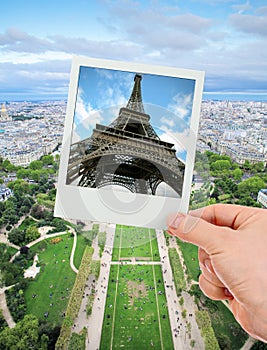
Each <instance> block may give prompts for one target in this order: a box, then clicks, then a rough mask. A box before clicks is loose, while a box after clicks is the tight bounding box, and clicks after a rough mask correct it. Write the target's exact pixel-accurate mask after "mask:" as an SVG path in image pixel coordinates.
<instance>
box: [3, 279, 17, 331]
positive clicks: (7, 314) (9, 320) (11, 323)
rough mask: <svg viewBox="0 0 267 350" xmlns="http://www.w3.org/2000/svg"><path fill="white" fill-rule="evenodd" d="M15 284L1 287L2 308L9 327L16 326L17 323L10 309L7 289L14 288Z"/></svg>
mask: <svg viewBox="0 0 267 350" xmlns="http://www.w3.org/2000/svg"><path fill="white" fill-rule="evenodd" d="M13 286H14V285H12V286H9V287H4V288H0V308H1V309H2V312H3V316H4V319H5V320H6V323H7V324H8V327H9V328H14V327H15V325H16V323H15V322H14V320H13V317H12V316H11V314H10V312H9V309H8V307H7V303H6V295H5V291H6V290H7V289H10V288H12V287H13Z"/></svg>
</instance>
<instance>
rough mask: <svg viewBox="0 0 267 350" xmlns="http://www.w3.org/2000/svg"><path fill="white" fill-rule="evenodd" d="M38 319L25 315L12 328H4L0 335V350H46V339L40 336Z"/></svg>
mask: <svg viewBox="0 0 267 350" xmlns="http://www.w3.org/2000/svg"><path fill="white" fill-rule="evenodd" d="M38 329H39V322H38V318H37V317H36V316H33V315H26V316H25V317H24V319H23V320H21V321H20V322H18V323H17V324H16V326H15V327H14V328H5V329H4V330H3V332H2V333H0V349H2V350H12V349H16V350H25V349H33V350H46V349H47V343H48V337H47V336H45V337H43V336H40V335H39V332H38Z"/></svg>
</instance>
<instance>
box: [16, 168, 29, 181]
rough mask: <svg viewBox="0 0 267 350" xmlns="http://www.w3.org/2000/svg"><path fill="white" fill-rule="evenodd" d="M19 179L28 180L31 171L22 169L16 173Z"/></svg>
mask: <svg viewBox="0 0 267 350" xmlns="http://www.w3.org/2000/svg"><path fill="white" fill-rule="evenodd" d="M16 175H17V178H18V179H26V178H27V177H28V176H29V170H28V169H24V168H21V169H19V170H18V171H17V173H16Z"/></svg>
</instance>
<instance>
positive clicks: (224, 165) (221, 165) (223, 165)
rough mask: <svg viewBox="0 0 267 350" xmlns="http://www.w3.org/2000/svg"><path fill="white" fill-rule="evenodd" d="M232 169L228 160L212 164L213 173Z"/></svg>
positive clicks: (220, 160)
mask: <svg viewBox="0 0 267 350" xmlns="http://www.w3.org/2000/svg"><path fill="white" fill-rule="evenodd" d="M230 168H231V162H230V161H229V160H226V159H219V160H216V161H215V162H214V163H212V164H211V170H213V171H224V170H229V169H230Z"/></svg>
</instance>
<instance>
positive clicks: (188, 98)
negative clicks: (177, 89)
mask: <svg viewBox="0 0 267 350" xmlns="http://www.w3.org/2000/svg"><path fill="white" fill-rule="evenodd" d="M192 98H193V96H192V94H188V95H186V94H182V93H179V94H177V95H175V96H174V97H173V102H172V103H171V104H170V105H169V106H168V109H170V110H171V111H172V112H173V113H174V114H175V115H176V116H177V117H178V118H181V119H185V118H186V117H189V116H190V115H191V111H192V104H193V99H192Z"/></svg>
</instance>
